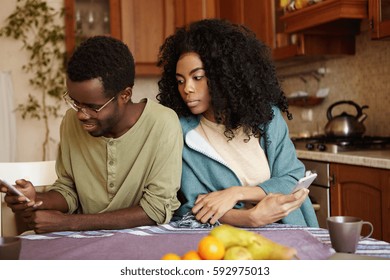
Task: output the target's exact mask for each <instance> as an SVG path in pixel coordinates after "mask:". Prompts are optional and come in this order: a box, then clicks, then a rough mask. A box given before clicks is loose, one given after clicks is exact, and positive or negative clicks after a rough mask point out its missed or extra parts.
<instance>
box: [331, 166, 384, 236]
mask: <svg viewBox="0 0 390 280" xmlns="http://www.w3.org/2000/svg"><path fill="white" fill-rule="evenodd" d="M384 172H385V171H384V170H382V169H377V168H368V167H361V166H352V165H346V164H331V165H330V174H331V177H332V178H333V182H332V185H331V189H330V194H331V215H332V216H335V215H343V216H355V217H359V218H361V219H363V220H365V221H369V222H371V223H372V224H373V226H374V233H373V235H372V237H373V238H376V239H381V240H383V239H384V238H385V236H386V235H387V236H388V233H384V232H383V230H384V228H383V226H384V224H388V220H387V221H386V220H384V218H385V217H384V213H387V216H388V211H389V208H388V206H389V204H388V203H387V205H386V202H385V201H384V199H386V194H387V195H388V191H387V190H385V189H387V188H388V187H390V186H389V185H387V188H386V186H384V185H383V184H384V181H385V180H384V174H386V173H384ZM387 180H388V181H390V179H389V178H388V179H387ZM387 199H388V198H387ZM386 227H388V226H387V225H386ZM368 232H369V231H368V227H366V226H364V227H363V230H362V235H366V234H368Z"/></svg>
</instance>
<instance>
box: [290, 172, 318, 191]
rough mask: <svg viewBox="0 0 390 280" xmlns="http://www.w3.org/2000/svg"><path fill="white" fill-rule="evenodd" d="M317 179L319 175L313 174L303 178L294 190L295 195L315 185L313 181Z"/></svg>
mask: <svg viewBox="0 0 390 280" xmlns="http://www.w3.org/2000/svg"><path fill="white" fill-rule="evenodd" d="M316 178H317V173H311V174H309V175H307V176H305V177H303V178H301V179H300V180H299V181H298V183H297V184H296V185H295V187H294V189H293V191H292V192H293V193H294V192H296V191H298V190H300V189H303V188H308V187H309V186H310V185H311V183H313V181H314V180H315V179H316Z"/></svg>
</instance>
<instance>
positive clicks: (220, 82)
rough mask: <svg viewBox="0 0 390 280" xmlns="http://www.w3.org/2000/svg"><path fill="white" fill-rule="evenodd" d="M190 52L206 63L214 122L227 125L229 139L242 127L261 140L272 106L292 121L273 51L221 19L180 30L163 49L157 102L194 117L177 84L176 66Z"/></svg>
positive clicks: (202, 21) (199, 22)
mask: <svg viewBox="0 0 390 280" xmlns="http://www.w3.org/2000/svg"><path fill="white" fill-rule="evenodd" d="M188 52H195V53H197V54H198V55H199V57H200V59H201V60H202V62H203V67H204V70H205V73H206V77H207V79H208V87H209V93H210V95H211V100H212V101H211V104H212V106H213V109H214V113H215V117H216V120H217V122H218V123H221V124H223V125H225V127H226V131H225V135H226V136H227V137H228V138H232V137H234V133H233V131H234V129H237V128H239V127H242V128H243V129H244V132H245V133H246V134H247V135H248V136H249V137H250V136H251V135H254V136H255V137H260V135H262V129H261V128H262V127H263V125H265V124H267V123H268V122H269V121H270V120H271V119H272V118H273V111H272V106H278V107H279V108H280V109H281V110H282V111H284V112H286V113H287V116H288V118H291V115H290V113H289V112H288V110H287V109H288V104H287V100H286V97H285V96H284V94H283V91H282V90H281V87H280V84H279V81H278V79H277V77H276V71H275V67H274V65H273V63H272V61H271V59H270V51H269V48H268V47H267V46H266V45H264V44H263V43H262V42H261V41H260V40H258V39H257V38H256V35H255V34H254V33H253V32H252V31H250V30H249V29H248V28H246V27H245V26H242V25H236V24H232V23H230V22H228V21H226V20H220V19H205V20H200V21H197V22H194V23H192V24H190V25H189V26H187V27H182V28H179V29H178V30H177V31H176V32H175V34H174V35H171V36H169V37H168V38H167V39H166V40H165V42H164V44H163V45H162V46H161V47H160V52H159V59H158V66H159V67H162V68H163V69H162V77H161V79H160V81H159V82H158V85H159V94H158V95H157V99H158V100H159V102H160V103H161V104H163V105H165V106H168V107H170V108H172V109H173V110H174V111H176V113H177V114H178V115H179V116H189V115H191V112H190V110H189V109H188V107H187V106H186V104H185V103H184V102H183V100H182V98H181V96H180V93H179V91H178V87H177V81H176V64H177V61H178V60H179V58H180V56H181V55H182V54H184V53H188Z"/></svg>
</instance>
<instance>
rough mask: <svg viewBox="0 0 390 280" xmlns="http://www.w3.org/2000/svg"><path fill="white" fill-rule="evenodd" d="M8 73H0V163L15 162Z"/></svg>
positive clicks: (10, 81)
mask: <svg viewBox="0 0 390 280" xmlns="http://www.w3.org/2000/svg"><path fill="white" fill-rule="evenodd" d="M13 98H14V89H13V85H12V78H11V73H10V72H4V71H0V162H12V161H15V160H16V118H15V107H14V102H13Z"/></svg>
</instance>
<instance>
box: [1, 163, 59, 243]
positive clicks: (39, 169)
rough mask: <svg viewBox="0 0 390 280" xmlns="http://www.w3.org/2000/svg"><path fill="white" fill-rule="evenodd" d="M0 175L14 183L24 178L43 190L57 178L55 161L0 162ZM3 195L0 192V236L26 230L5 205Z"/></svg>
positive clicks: (13, 234) (16, 233) (38, 189)
mask: <svg viewBox="0 0 390 280" xmlns="http://www.w3.org/2000/svg"><path fill="white" fill-rule="evenodd" d="M0 177H1V178H2V179H4V180H6V181H8V182H9V183H10V184H15V181H16V180H18V179H26V180H28V181H31V182H32V184H33V185H34V186H35V187H37V191H43V190H44V189H45V187H46V186H50V185H52V184H53V183H54V182H55V180H56V179H57V174H56V171H55V161H54V160H53V161H34V162H0ZM4 195H5V194H4V193H1V207H0V236H15V235H19V234H21V233H22V232H23V231H24V230H26V227H25V226H24V225H23V223H22V222H21V221H18V219H16V217H15V214H14V213H13V212H12V210H11V209H10V208H8V207H7V205H6V203H5V202H4Z"/></svg>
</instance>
